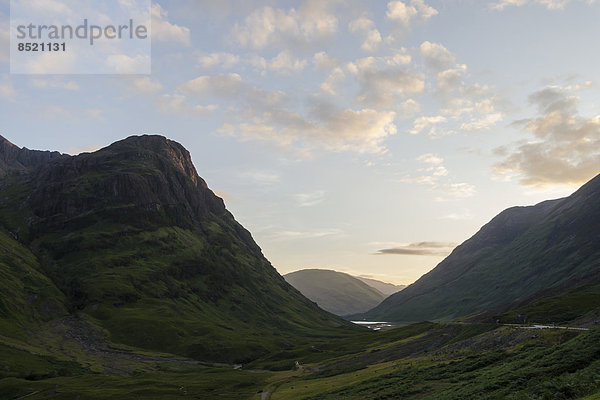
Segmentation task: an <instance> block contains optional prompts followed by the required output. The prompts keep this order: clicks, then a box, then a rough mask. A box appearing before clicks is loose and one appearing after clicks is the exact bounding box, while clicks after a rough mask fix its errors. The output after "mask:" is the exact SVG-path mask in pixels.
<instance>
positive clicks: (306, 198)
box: [294, 190, 325, 207]
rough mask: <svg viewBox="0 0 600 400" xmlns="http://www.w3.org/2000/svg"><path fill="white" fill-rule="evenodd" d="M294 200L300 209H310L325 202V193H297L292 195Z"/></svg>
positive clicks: (320, 191) (322, 191)
mask: <svg viewBox="0 0 600 400" xmlns="http://www.w3.org/2000/svg"><path fill="white" fill-rule="evenodd" d="M294 199H295V200H296V203H297V204H298V206H300V207H311V206H314V205H317V204H319V203H322V202H323V200H325V191H324V190H317V191H316V192H311V193H298V194H295V195H294Z"/></svg>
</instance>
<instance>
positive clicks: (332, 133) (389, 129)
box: [218, 108, 397, 155]
mask: <svg viewBox="0 0 600 400" xmlns="http://www.w3.org/2000/svg"><path fill="white" fill-rule="evenodd" d="M248 111H249V112H250V113H251V114H252V115H253V117H252V118H251V120H250V121H251V122H242V123H236V124H233V123H225V124H223V126H222V127H221V128H220V129H219V131H218V132H219V133H221V134H223V135H227V136H234V137H238V138H240V139H242V140H259V141H268V142H271V143H275V144H278V145H279V146H281V147H283V148H284V149H287V150H291V151H293V150H297V149H300V150H301V152H302V154H305V155H306V154H307V153H306V152H307V151H310V150H312V149H314V148H321V149H325V150H328V151H355V152H359V153H365V152H367V153H381V152H384V151H385V148H384V147H383V146H382V144H381V142H382V141H383V140H384V139H385V138H386V137H388V136H390V135H394V134H396V133H397V129H396V125H395V124H394V119H395V116H396V113H395V112H393V111H377V110H373V109H361V110H352V109H333V110H328V112H318V111H316V112H313V113H312V117H307V116H304V115H302V114H300V113H297V112H295V111H292V110H287V109H277V108H276V109H271V110H267V111H263V112H259V111H258V110H255V109H249V110H246V113H247V112H248ZM329 111H330V112H329Z"/></svg>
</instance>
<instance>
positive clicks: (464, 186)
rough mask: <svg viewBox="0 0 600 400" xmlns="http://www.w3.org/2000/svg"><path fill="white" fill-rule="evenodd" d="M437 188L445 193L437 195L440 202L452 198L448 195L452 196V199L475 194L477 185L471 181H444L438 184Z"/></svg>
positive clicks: (436, 199)
mask: <svg viewBox="0 0 600 400" xmlns="http://www.w3.org/2000/svg"><path fill="white" fill-rule="evenodd" d="M435 190H436V191H438V192H441V193H443V194H444V195H445V196H438V197H436V198H435V201H438V202H443V201H448V200H450V199H449V198H448V196H450V198H451V199H452V200H456V199H465V198H467V197H471V196H473V195H474V194H475V192H476V190H475V186H473V185H471V184H469V183H444V184H442V185H437V186H436V187H435Z"/></svg>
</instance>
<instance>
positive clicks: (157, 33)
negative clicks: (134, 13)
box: [151, 3, 190, 46]
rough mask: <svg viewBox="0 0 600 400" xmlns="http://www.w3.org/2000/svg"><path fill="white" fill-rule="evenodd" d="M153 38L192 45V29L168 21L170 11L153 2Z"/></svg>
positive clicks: (158, 40) (159, 40)
mask: <svg viewBox="0 0 600 400" xmlns="http://www.w3.org/2000/svg"><path fill="white" fill-rule="evenodd" d="M151 14H152V40H153V41H157V42H170V43H179V44H182V45H185V46H189V45H190V29H189V28H187V27H185V26H179V25H176V24H173V23H171V22H169V21H167V17H168V13H167V11H165V10H164V9H163V8H162V7H161V6H160V5H159V4H157V3H154V4H152V12H151Z"/></svg>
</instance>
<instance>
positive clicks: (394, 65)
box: [347, 57, 425, 108]
mask: <svg viewBox="0 0 600 400" xmlns="http://www.w3.org/2000/svg"><path fill="white" fill-rule="evenodd" d="M404 61H406V60H405V59H403V58H402V57H366V58H361V59H358V60H356V61H355V62H352V63H349V64H348V66H347V68H348V70H349V71H350V72H351V73H353V74H354V76H355V77H356V79H357V81H358V83H359V85H360V91H359V94H358V96H357V101H358V102H359V103H360V104H363V105H365V106H368V107H377V108H392V107H393V106H394V105H395V104H396V103H397V102H398V100H400V99H404V98H406V97H408V96H412V95H416V94H420V93H422V92H423V91H424V89H425V81H424V75H423V74H421V73H419V72H416V71H414V70H411V69H409V68H406V67H405V66H404V64H399V63H403V62H404Z"/></svg>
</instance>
